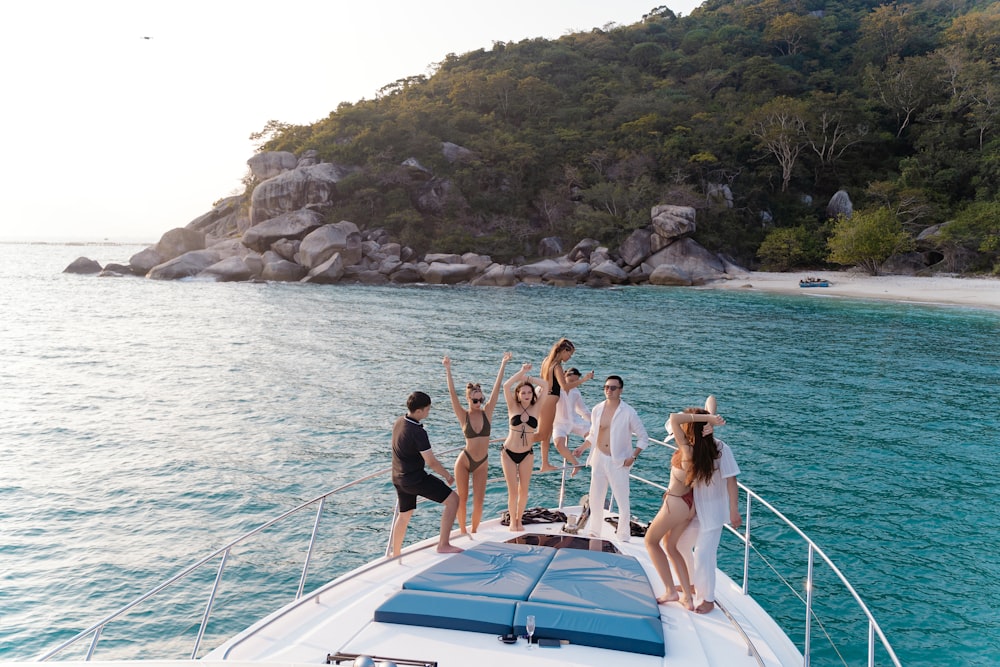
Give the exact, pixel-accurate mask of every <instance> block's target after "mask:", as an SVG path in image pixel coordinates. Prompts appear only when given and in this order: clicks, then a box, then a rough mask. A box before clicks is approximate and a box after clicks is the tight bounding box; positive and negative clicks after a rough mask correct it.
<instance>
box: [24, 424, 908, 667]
mask: <svg viewBox="0 0 1000 667" xmlns="http://www.w3.org/2000/svg"><path fill="white" fill-rule="evenodd" d="M651 442H655V443H657V444H660V445H664V446H667V447H671V445H669V443H667V442H664V441H659V440H654V439H651ZM458 449H460V447H456V448H454V449H449V450H445V451H442V452H441V453H442V454H447V453H451V452H455V451H458ZM568 470H570V468H569V467H564V468H563V469H562V482H561V484H560V489H559V506H560V507H562V499H563V498H564V493H565V484H566V472H567V471H568ZM390 472H391V468H383V469H381V470H378V471H376V472H373V473H371V474H369V475H365V476H364V477H361V478H359V479H356V480H354V481H351V482H348V483H347V484H344V485H341V486H339V487H337V488H335V489H333V490H331V491H328V492H326V493H324V494H322V495H319V496H316V497H315V498H312V499H311V500H307V501H305V502H303V503H302V504H300V505H298V506H297V507H295V508H293V509H291V510H288V511H287V512H284V513H283V514H281V515H279V516H277V517H275V518H274V519H272V520H270V521H267V522H266V523H263V524H261V525H260V526H258V527H257V528H254V529H253V530H251V531H249V532H247V533H245V534H243V535H241V536H240V537H238V538H236V539H235V540H233V541H231V542H229V543H228V544H226V545H225V546H223V547H220V548H219V549H217V550H216V551H214V552H212V553H211V554H209V555H207V556H205V557H204V558H202V559H201V560H199V561H197V562H195V563H194V564H192V565H190V566H189V567H187V568H185V569H184V570H182V571H180V572H178V573H177V574H175V575H174V576H172V577H170V578H169V579H167V580H166V581H164V582H163V583H161V584H159V585H158V586H156V587H155V588H153V589H151V590H149V591H147V592H146V593H143V594H142V595H140V596H139V597H137V598H135V599H134V600H132V601H131V602H129V603H128V604H126V605H125V606H123V607H122V608H120V609H118V610H117V611H115V612H113V613H111V614H109V615H108V616H106V617H104V618H103V619H101V620H100V621H98V622H96V623H94V624H93V625H91V626H90V627H88V628H87V629H86V630H83V631H82V632H80V633H78V634H77V635H75V636H73V637H72V638H70V639H68V640H66V641H64V642H63V643H61V644H59V645H58V646H56V647H55V648H52V649H50V650H48V651H46V652H45V653H43V654H42V655H40V656H38V657H37V658H36V660H37V661H39V662H42V661H47V660H50V659H51V658H53V657H55V656H56V655H58V654H59V653H61V652H62V651H64V650H65V649H67V648H68V647H70V646H73V645H75V644H78V643H79V642H81V641H83V640H84V639H86V638H87V637H90V638H91V641H90V646H89V647H88V650H87V654H86V658H85V660H88V661H89V660H91V659H92V657H93V655H94V652H95V650H96V648H97V645H98V642H99V641H100V639H101V633H102V632H103V630H104V628H105V627H106V626H107V625H108V624H109V623H111V622H113V621H115V620H116V619H119V618H121V617H122V616H124V615H125V614H126V613H127V612H129V611H130V610H132V609H133V608H135V607H136V606H138V605H140V604H142V603H143V602H145V601H147V600H149V599H150V598H152V597H153V596H155V595H156V594H158V593H160V592H161V591H163V590H164V589H167V588H169V587H171V586H172V585H173V584H175V583H177V582H179V581H181V580H183V579H186V578H188V577H189V576H190V575H192V574H193V573H194V572H196V571H199V570H201V569H202V568H204V567H206V566H207V565H208V564H209V563H212V562H214V561H215V560H216V559H218V560H219V565H218V569H217V571H216V574H215V577H214V579H213V583H212V587H211V590H210V591H209V594H208V599H207V601H206V604H205V610H204V612H203V614H202V619H201V623H200V625H199V628H198V633H197V637H196V639H195V642H194V646H193V648H192V650H191V654H190V656H191V658H192V659H195V658H197V656H198V651H199V649H200V647H201V643H202V640H203V638H204V635H205V630H206V628H207V626H208V622H209V619H210V618H211V615H212V608H213V604H214V602H215V599H216V595H217V593H218V590H219V586H220V583H221V581H222V578H223V575H224V573H225V571H226V564H227V561H228V558H229V555H230V553H231V552H232V550H233V549H234V548H235V547H237V546H239V545H241V544H244V543H245V542H247V541H249V540H250V539H251V538H252V537H254V536H256V535H258V534H259V533H261V532H263V531H265V530H267V529H269V528H271V527H273V526H275V525H277V524H279V523H281V522H283V521H284V520H285V519H287V518H289V517H291V516H293V515H298V514H300V513H301V512H303V511H306V510H308V509H310V508H313V507H315V518H314V520H313V526H312V531H311V533H310V537H309V546H308V548H307V550H306V554H305V558H304V562H303V565H302V573H301V575H300V577H299V579H298V585H297V589H296V593H295V599H296V600H298V599H301V597H302V595H303V592H304V587H305V583H306V579H307V575H308V572H309V567H310V563H311V559H312V555H313V553H314V551H315V547H316V541H317V536H318V534H319V527H320V522H321V519H322V516H323V511H324V509H325V506H326V501H327V499H328V498H330V497H331V496H334V495H336V494H338V493H341V492H343V491H345V490H347V489H350V488H352V487H354V486H357V485H359V484H361V483H363V482H367V481H369V480H372V479H375V478H378V477H385V476H387V475H388V474H389V473H390ZM631 477H632V479H634V480H636V481H638V482H640V483H642V484H644V485H647V486H649V487H651V488H655V489H658V490H660V491H663V490H665V489H666V487H664V486H663V485H661V484H658V483H657V482H654V481H651V480H647V479H643V478H641V477H639V476H636V475H632V476H631ZM739 488H740V489H741V491H742V493H743V494H745V502H744V507H745V513H746V517H745V524H744V525H745V527H744V530H743V532H741V531H739V530H736V529H733V528H732V527H731V526H726V528H727V530H728V531H729V532H730V533H731V534H732V535H734V536H736V538H738V539H739V540H740V541H741V542H742V543H743V547H744V549H743V550H744V555H743V577H742V590H743V593H744V594H749V593H748V591H749V585H750V581H751V572H750V563H751V560H752V559H751V555H752V554H754V553H756V551H755V543H754V541H753V539H752V535H753V533H752V529H751V526H752V519H753V517H754V514H755V511H756V510H757V509H758V508H763V509H765V510H767V511H769V512H770V513H771V514H772V515H773V516H774V517H776V518H778V519H779V520H780V521H781V522H783V523H784V524H785V525H787V526H788V527H789V528H791V529H792V531H794V533H795V534H796V535H797V536H798V537H799V538H800V539H801V541H802V542H803V543H804V546H805V558H806V562H807V568H808V573H807V577H806V581H805V584H804V586H805V599H804V600H803V599H802V596H801V595H800V594H799V593H798V591H795V589H794V587H792V586H791V585H788V584H787V581H785V579H784V578H783V577H782V576H781V574H780V573H779V572H777V570H776V569H775V568H774V567H773V566H772V565H771V564H770V563H767V560H766V559H763V558H762V560H763V562H765V563H766V564H767V565H768V567H769V568H770V569H772V570H773V571H774V572H775V574H777V576H778V579H779V580H781V581H785V583H786V585H788V587H789V589H790V590H792V591H793V593H795V595H796V597H798V598H799V599H800V600H802V601H803V603H804V605H805V633H804V635H805V638H804V647H803V650H802V653H803V658H804V659H803V665H804V667H809V665H810V654H811V650H812V641H813V620H814V618H815V616H814V602H815V598H814V596H815V586H814V582H815V577H814V566H815V564H816V559H817V557H818V558H819V560H820V561H821V562H823V563H825V564H826V565H827V566H828V567H829V569H830V571H831V572H832V573H834V574H835V575H836V577H837V578H838V579H839V580H840V582H841V583H842V585H843V586H844V588H845V589H846V590H847V591H848V592H849V593H850V595H851V596H852V598H853V600H854V602H855V604H856V605H857V607H858V608H859V609H860V611H861V612H862V613H863V615H864V617H865V618H866V619H867V624H868V638H867V644H868V646H867V653H868V665H869V667H874V665H875V655H876V647H877V645H878V644H880V645H881V646H882V648H883V649H884V651H885V653H886V655H887V656H888V657H889V658H890V660H891V661H892V663H893V665H895V666H896V667H902V666H901V664H900V662H899V659H898V658H897V657H896V654H895V652H894V651H893V649H892V646H891V645H890V644H889V641H888V639H887V638H886V636H885V634H884V632H883V631H882V629H881V627H880V626H879V625H878V622H877V621H876V620H875V618H874V616H873V615H872V613H871V611H870V610H869V609H868V607H867V605H865V603H864V601H863V600H862V599H861V597H860V596H859V595H858V593H857V591H856V590H855V589H854V587H853V586H852V585H851V583H850V582H849V581H848V580H847V578H846V577H845V576H844V575H843V573H842V572H841V571H840V569H839V568H837V566H836V565H834V563H833V562H832V561H831V560H830V558H829V557H827V555H826V554H825V553H824V552H823V551H822V549H820V548H819V546H817V545H816V544H815V543H814V542H813V541H812V540H811V539H810V538H809V537H808V536H807V535H806V534H805V533H803V532H802V531H801V530H800V529H799V528H798V526H796V525H795V524H794V523H792V522H791V521H790V520H789V519H788V518H787V517H785V516H784V515H783V514H782V513H781V512H779V511H778V510H777V509H775V508H774V507H773V506H772V505H771V504H770V503H768V502H767V501H766V500H764V499H763V498H761V497H760V496H759V495H758V494H757V493H755V492H754V491H752V490H751V489H749V488H748V487H746V486H744V485H743V484H739ZM390 532H391V531H390ZM390 539H391V538H390ZM876 638H877V639H878V642H876ZM748 649H749V650H751V651H753V650H754V649H753V647H752V646H750V647H748Z"/></svg>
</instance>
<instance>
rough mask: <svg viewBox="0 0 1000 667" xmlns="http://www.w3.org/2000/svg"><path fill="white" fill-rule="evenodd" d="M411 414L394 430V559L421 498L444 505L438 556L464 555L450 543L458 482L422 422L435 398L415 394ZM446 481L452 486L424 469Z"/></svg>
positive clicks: (408, 404)
mask: <svg viewBox="0 0 1000 667" xmlns="http://www.w3.org/2000/svg"><path fill="white" fill-rule="evenodd" d="M406 410H407V414H405V415H404V416H402V417H400V418H399V419H397V420H396V423H395V425H394V426H393V427H392V484H393V486H395V487H396V496H397V497H398V498H399V515H398V516H397V517H396V521H395V522H394V524H393V526H392V555H393V557H396V556H399V554H400V551H402V549H403V537H404V536H405V535H406V527H407V526H409V525H410V518H411V517H412V516H413V510H415V509H416V508H417V496H423V497H424V498H428V499H430V500H433V501H434V502H437V503H442V504H443V505H444V509H443V511H442V512H441V537H440V539H439V540H438V546H437V551H438V553H443V554H450V553H458V552H460V551H462V550H461V549H460V548H458V547H455V546H452V544H451V542H450V537H451V528H452V526H453V525H454V523H455V514H457V513H458V494H457V493H455V492H454V491H452V490H451V488H450V485H452V484H454V483H455V478H454V477H452V475H451V473H450V472H448V470H447V469H446V468H445V467H444V466H443V465H441V462H440V461H438V459H437V457H436V456H434V452H432V451H431V441H430V439H429V438H428V437H427V432H426V431H425V430H424V427H423V424H421V423H420V421H421V420H422V419H426V418H427V415H429V414H430V412H431V397H430V396H428V395H427V394H425V393H424V392H422V391H415V392H413V393H412V394H410V395H409V397H408V398H407V399H406ZM425 465H428V466H430V468H431V470H433V471H434V472H436V473H438V474H439V475H441V476H442V477H444V478H445V479H446V480H447V481H448V483H447V484H445V483H444V482H442V481H441V480H440V479H438V478H437V477H435V476H434V475H431V474H430V473H428V472H427V471H426V470H424V466H425Z"/></svg>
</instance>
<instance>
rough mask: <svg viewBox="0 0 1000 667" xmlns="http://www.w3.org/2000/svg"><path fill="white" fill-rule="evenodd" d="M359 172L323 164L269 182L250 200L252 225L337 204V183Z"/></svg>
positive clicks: (275, 177)
mask: <svg viewBox="0 0 1000 667" xmlns="http://www.w3.org/2000/svg"><path fill="white" fill-rule="evenodd" d="M355 171H357V170H356V169H355V168H353V167H346V166H343V165H337V164H332V163H329V162H323V163H320V164H317V165H313V166H310V167H301V168H298V169H293V170H291V171H286V172H284V173H281V174H278V175H277V176H274V177H273V178H269V179H268V180H266V181H264V182H263V183H261V184H259V185H258V186H257V187H256V188H254V191H253V196H252V197H251V198H250V224H251V225H258V224H260V223H261V222H264V221H265V220H270V219H271V218H275V217H277V216H280V215H283V214H286V213H288V212H289V211H297V210H299V209H310V208H315V209H323V208H325V207H326V205H327V204H329V203H331V202H334V201H336V200H337V183H338V182H340V181H342V180H343V179H344V178H346V177H347V176H349V175H351V174H352V173H354V172H355Z"/></svg>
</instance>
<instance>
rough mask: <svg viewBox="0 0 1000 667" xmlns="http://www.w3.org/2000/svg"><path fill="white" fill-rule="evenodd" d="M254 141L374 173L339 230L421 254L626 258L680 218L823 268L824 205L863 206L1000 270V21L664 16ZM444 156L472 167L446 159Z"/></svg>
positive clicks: (899, 11)
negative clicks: (837, 200)
mask: <svg viewBox="0 0 1000 667" xmlns="http://www.w3.org/2000/svg"><path fill="white" fill-rule="evenodd" d="M252 138H253V139H255V140H257V141H259V145H260V147H261V149H262V150H284V151H292V152H295V153H301V152H302V151H304V150H307V149H315V150H317V151H318V153H319V157H320V159H321V160H323V161H330V162H337V163H341V164H345V165H352V166H358V167H361V168H362V169H361V170H359V171H358V172H357V173H356V174H355V175H354V176H351V177H350V178H348V179H346V180H345V181H343V182H342V183H341V184H340V197H341V199H340V201H339V203H338V204H337V205H336V207H335V208H334V210H331V211H329V213H328V216H327V217H328V219H329V220H330V221H331V222H336V221H337V220H344V219H346V220H351V221H353V222H355V223H356V224H357V225H358V226H359V227H362V228H371V227H383V228H386V229H387V230H389V231H390V232H391V233H392V234H393V235H395V236H396V237H397V238H398V239H399V240H400V241H401V242H403V243H405V244H409V245H411V246H413V247H415V248H418V249H421V250H425V251H426V250H434V251H439V252H463V251H475V252H480V253H487V254H491V255H493V256H494V257H496V258H498V259H501V260H504V259H509V258H511V257H514V256H518V255H528V256H531V255H534V254H536V252H537V251H536V248H537V247H538V242H539V240H540V239H542V238H544V237H551V236H557V237H560V238H562V239H563V240H564V241H565V242H566V243H567V244H569V245H572V244H573V243H575V242H576V241H578V240H579V239H581V238H584V237H592V238H596V239H598V240H600V241H602V242H605V243H607V244H609V245H610V246H611V247H617V244H618V243H620V242H621V241H622V240H623V239H624V238H625V237H626V236H628V234H629V233H630V232H631V231H632V230H634V229H636V228H639V227H644V226H646V225H648V224H649V216H650V207H651V206H653V205H655V204H660V203H671V204H679V205H688V206H694V207H696V208H697V209H698V215H697V219H698V231H697V232H696V234H695V239H696V240H697V241H699V242H700V243H701V244H702V245H704V246H706V247H707V248H709V249H710V250H717V251H723V252H727V253H729V254H730V255H732V256H733V257H735V258H736V259H737V260H739V261H741V262H742V263H744V264H745V265H748V266H753V267H757V266H763V267H764V268H791V267H795V266H817V265H822V264H823V263H825V262H829V261H831V247H832V246H831V245H830V243H829V241H830V240H831V239H832V238H834V236H835V235H836V231H835V230H836V225H835V223H834V221H833V220H831V219H829V217H828V215H827V204H828V203H829V201H830V198H831V196H832V195H833V194H834V193H835V192H837V191H838V190H845V191H846V192H847V193H848V195H849V196H850V199H851V201H852V203H853V207H854V215H853V218H854V219H855V221H856V223H857V222H859V221H868V222H870V223H871V225H873V226H874V228H877V229H878V230H880V231H879V232H878V234H882V235H891V236H892V238H893V239H894V240H893V243H895V244H896V249H897V250H898V249H906V248H907V247H912V241H911V239H913V238H916V236H917V235H918V234H920V232H922V231H924V230H926V229H927V228H928V227H931V226H933V225H937V224H940V223H944V222H949V223H950V224H948V225H946V226H945V228H944V232H943V233H939V234H937V235H936V236H935V241H934V242H935V243H937V244H943V245H948V246H949V247H950V248H952V249H953V250H955V249H957V250H958V251H959V252H952V253H950V254H949V256H950V257H951V258H952V261H953V262H957V261H959V260H958V259H956V258H961V263H963V266H954V267H950V268H952V269H953V270H994V267H995V266H997V263H998V249H1000V242H998V241H1000V223H998V220H1000V195H998V190H1000V2H985V1H982V0H965V1H963V0H924V1H915V2H909V3H905V2H900V3H894V4H880V3H877V2H871V1H867V0H802V1H800V2H798V1H788V0H736V1H735V2H734V1H732V0H709V1H708V2H706V3H705V4H704V5H702V6H701V7H700V8H699V9H697V10H695V11H694V12H692V13H691V15H690V16H676V15H675V14H674V13H673V12H672V11H671V10H670V9H668V8H667V7H657V8H654V9H652V10H651V11H650V12H649V13H648V14H647V15H645V16H643V17H641V19H640V20H637V22H636V23H634V24H632V25H614V24H609V25H606V26H604V27H603V28H602V29H595V30H592V31H591V32H585V33H576V34H569V35H566V36H563V37H561V38H559V39H557V40H548V39H530V40H524V41H521V42H518V43H513V42H511V43H504V42H497V43H495V44H494V46H493V48H492V49H489V50H479V51H475V52H471V53H466V54H461V55H456V54H447V55H444V56H443V60H442V61H441V62H440V63H439V64H438V65H437V67H436V69H435V71H434V73H433V74H432V75H430V76H421V75H417V76H413V77H409V78H406V79H401V80H399V81H395V82H392V83H390V84H388V85H386V86H385V87H384V88H382V89H381V91H380V92H379V95H378V97H377V98H376V99H374V100H362V101H359V102H356V103H343V104H341V105H340V106H339V107H338V108H337V109H336V110H335V111H333V112H332V113H330V115H329V116H328V117H327V118H325V119H323V120H321V121H319V122H316V123H314V124H312V125H308V126H297V125H288V124H284V123H281V122H279V121H272V122H270V123H268V125H267V126H266V127H265V128H264V129H263V130H262V131H261V132H259V133H257V134H255V135H254V136H253V137H252ZM443 142H447V143H448V144H455V145H457V146H458V147H461V148H462V149H467V150H466V151H460V152H459V154H458V155H459V158H458V159H456V157H455V150H459V149H455V147H452V148H453V150H452V151H451V153H450V155H449V156H448V157H446V155H445V153H444V152H443V151H442V144H443ZM410 158H412V159H414V160H415V161H416V163H417V164H416V165H414V163H413V162H412V161H411V162H410V164H409V166H407V165H404V164H403V163H404V161H406V160H408V159H410ZM428 182H430V183H431V185H432V186H433V188H434V189H435V192H436V194H437V199H436V202H437V204H436V205H434V206H428V205H426V204H425V203H422V201H423V200H422V198H421V192H422V190H425V189H426V188H427V187H429V186H428ZM247 185H248V187H250V188H252V187H253V186H254V185H255V183H253V182H252V180H250V178H249V177H248V183H247ZM723 186H726V187H723ZM727 188H728V191H727ZM728 192H731V193H732V198H731V204H730V203H729V202H727V200H726V196H727V195H728ZM442 202H443V204H442ZM833 259H838V257H837V256H833ZM840 263H843V264H846V263H850V262H845V261H840Z"/></svg>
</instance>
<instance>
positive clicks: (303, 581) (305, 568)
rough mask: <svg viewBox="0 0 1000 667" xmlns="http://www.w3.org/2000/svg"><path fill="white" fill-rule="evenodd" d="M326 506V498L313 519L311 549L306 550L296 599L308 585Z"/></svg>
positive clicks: (310, 539) (321, 502) (320, 503)
mask: <svg viewBox="0 0 1000 667" xmlns="http://www.w3.org/2000/svg"><path fill="white" fill-rule="evenodd" d="M324 507H326V498H323V499H322V500H320V501H319V507H317V508H316V520H315V521H313V529H312V536H311V537H310V538H309V549H307V550H306V562H305V563H303V564H302V577H301V578H300V579H299V590H298V591H296V592H295V599H296V600H298V599H299V598H301V597H302V590H303V589H304V588H305V585H306V575H307V574H308V573H309V561H310V560H312V553H313V548H314V547H315V546H316V535H318V534H319V520H320V519H321V518H322V517H323V508H324Z"/></svg>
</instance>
